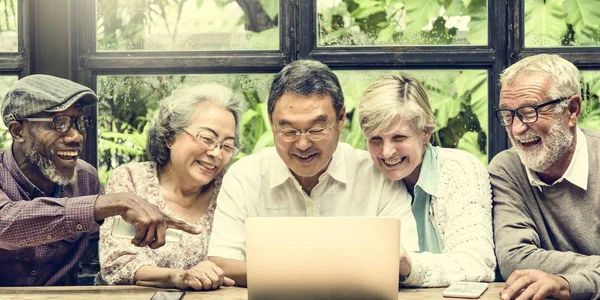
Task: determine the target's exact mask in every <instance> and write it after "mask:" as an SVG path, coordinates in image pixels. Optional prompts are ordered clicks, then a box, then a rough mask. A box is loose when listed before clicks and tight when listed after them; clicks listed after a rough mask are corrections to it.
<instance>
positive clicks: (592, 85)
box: [581, 71, 600, 97]
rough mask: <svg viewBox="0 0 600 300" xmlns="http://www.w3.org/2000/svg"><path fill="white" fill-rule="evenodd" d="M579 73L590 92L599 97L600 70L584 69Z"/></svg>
mask: <svg viewBox="0 0 600 300" xmlns="http://www.w3.org/2000/svg"><path fill="white" fill-rule="evenodd" d="M581 75H582V76H581V77H582V81H583V83H584V84H587V85H588V87H589V89H590V93H591V94H593V95H596V96H598V97H600V71H586V72H582V74H581Z"/></svg>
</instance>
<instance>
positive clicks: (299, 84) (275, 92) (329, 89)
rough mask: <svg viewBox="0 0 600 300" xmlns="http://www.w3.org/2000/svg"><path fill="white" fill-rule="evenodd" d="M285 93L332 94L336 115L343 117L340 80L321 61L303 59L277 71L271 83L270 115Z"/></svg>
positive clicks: (342, 97)
mask: <svg viewBox="0 0 600 300" xmlns="http://www.w3.org/2000/svg"><path fill="white" fill-rule="evenodd" d="M285 93H292V94H297V95H301V96H311V95H319V96H330V97H331V99H332V102H333V109H334V110H335V114H336V116H337V117H338V118H341V117H342V116H341V113H342V109H343V108H344V94H343V93H342V87H341V86H340V81H339V80H338V78H337V76H336V75H335V74H334V73H333V71H331V69H329V67H327V66H326V65H324V64H323V63H321V62H318V61H316V60H308V59H301V60H297V61H294V62H292V63H290V64H288V65H287V66H285V67H284V68H283V69H282V70H281V71H280V72H279V73H277V75H276V76H275V79H273V83H272V84H271V91H270V93H269V100H268V102H267V110H268V112H269V116H271V115H272V114H273V110H274V109H275V102H277V100H279V98H281V96H283V95H284V94H285Z"/></svg>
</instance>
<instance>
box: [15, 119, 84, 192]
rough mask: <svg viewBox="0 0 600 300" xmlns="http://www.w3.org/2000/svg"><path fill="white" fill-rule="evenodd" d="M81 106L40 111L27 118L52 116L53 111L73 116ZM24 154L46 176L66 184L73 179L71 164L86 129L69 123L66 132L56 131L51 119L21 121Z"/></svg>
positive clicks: (73, 163) (74, 176) (73, 170)
mask: <svg viewBox="0 0 600 300" xmlns="http://www.w3.org/2000/svg"><path fill="white" fill-rule="evenodd" d="M82 113H83V112H82V110H81V108H78V107H70V108H69V109H67V110H65V111H63V112H60V113H40V114H36V115H33V116H30V117H31V118H52V117H54V116H57V115H67V116H77V115H80V114H82ZM23 123H24V129H25V130H24V134H23V137H24V138H25V145H24V148H25V156H26V157H27V159H28V161H29V163H31V164H33V165H35V166H36V167H37V168H38V169H39V170H40V172H41V173H42V175H44V177H46V178H47V179H48V180H50V181H52V182H54V183H56V184H59V185H67V184H71V183H75V182H76V181H77V177H76V174H75V166H76V165H77V159H78V157H79V155H80V154H81V151H82V149H83V143H84V140H85V136H86V133H85V132H80V131H79V130H77V128H76V126H75V125H73V126H71V129H70V130H69V131H67V132H64V133H60V132H58V131H56V130H55V129H54V127H53V125H52V123H51V122H28V121H24V122H23Z"/></svg>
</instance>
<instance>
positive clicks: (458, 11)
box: [444, 0, 469, 16]
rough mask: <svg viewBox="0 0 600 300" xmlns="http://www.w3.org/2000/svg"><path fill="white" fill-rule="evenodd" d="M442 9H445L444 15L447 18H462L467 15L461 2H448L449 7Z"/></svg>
mask: <svg viewBox="0 0 600 300" xmlns="http://www.w3.org/2000/svg"><path fill="white" fill-rule="evenodd" d="M444 8H445V9H446V13H445V15H447V16H464V15H468V14H469V12H468V10H467V7H465V5H464V3H463V1H461V0H454V1H450V3H449V5H448V6H444Z"/></svg>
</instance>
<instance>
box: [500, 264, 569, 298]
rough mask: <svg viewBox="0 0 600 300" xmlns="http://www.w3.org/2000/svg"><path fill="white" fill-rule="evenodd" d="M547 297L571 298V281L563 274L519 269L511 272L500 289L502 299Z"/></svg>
mask: <svg viewBox="0 0 600 300" xmlns="http://www.w3.org/2000/svg"><path fill="white" fill-rule="evenodd" d="M546 297H552V298H554V299H558V300H562V299H570V298H571V292H570V287H569V282H568V281H567V280H566V279H564V278H562V277H561V276H558V275H554V274H548V273H546V272H543V271H540V270H517V271H514V272H512V274H510V276H509V277H508V279H507V280H506V284H505V285H504V288H503V289H502V290H500V299H502V300H509V299H518V300H526V299H534V300H543V299H546Z"/></svg>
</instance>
